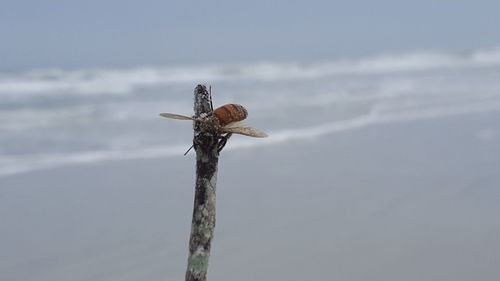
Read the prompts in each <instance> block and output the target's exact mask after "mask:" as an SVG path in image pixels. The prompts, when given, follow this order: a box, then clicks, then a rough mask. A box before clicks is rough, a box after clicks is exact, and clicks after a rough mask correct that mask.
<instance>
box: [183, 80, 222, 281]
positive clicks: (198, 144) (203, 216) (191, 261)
mask: <svg viewBox="0 0 500 281" xmlns="http://www.w3.org/2000/svg"><path fill="white" fill-rule="evenodd" d="M212 110H213V108H212V105H211V96H210V93H209V92H208V91H207V88H206V87H205V86H204V85H198V86H197V87H196V88H195V90H194V112H195V115H194V116H195V118H206V117H207V116H209V115H210V113H211V112H212ZM206 120H207V119H206ZM216 126H217V125H216V124H215V122H210V117H209V118H208V121H204V122H200V121H194V139H193V145H194V149H195V151H196V186H195V197H194V207H193V221H192V225H191V236H190V238H189V258H188V266H187V271H186V281H205V280H206V275H207V269H208V258H209V257H210V244H211V242H212V237H213V234H214V228H215V190H216V184H217V163H218V160H219V152H218V142H219V140H218V132H217V127H216Z"/></svg>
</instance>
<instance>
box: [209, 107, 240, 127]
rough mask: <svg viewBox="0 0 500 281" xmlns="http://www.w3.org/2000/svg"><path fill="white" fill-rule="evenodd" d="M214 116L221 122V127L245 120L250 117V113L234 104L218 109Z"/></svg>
mask: <svg viewBox="0 0 500 281" xmlns="http://www.w3.org/2000/svg"><path fill="white" fill-rule="evenodd" d="M213 114H214V116H215V117H216V118H217V120H219V125H220V126H226V125H227V124H229V123H232V122H238V121H241V120H244V119H245V118H247V116H248V112H247V110H246V109H245V108H244V107H243V106H241V105H239V104H232V103H231V104H226V105H223V106H221V107H219V108H217V109H216V110H214V113H213Z"/></svg>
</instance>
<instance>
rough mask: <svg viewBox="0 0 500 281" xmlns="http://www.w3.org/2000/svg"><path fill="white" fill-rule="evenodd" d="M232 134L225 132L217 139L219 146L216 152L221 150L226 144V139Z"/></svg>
mask: <svg viewBox="0 0 500 281" xmlns="http://www.w3.org/2000/svg"><path fill="white" fill-rule="evenodd" d="M232 135H233V133H227V134H226V135H224V136H223V137H221V139H220V141H219V145H218V146H219V148H218V150H217V151H218V152H221V151H222V149H223V148H224V146H225V145H226V143H227V140H228V139H229V138H230V137H231V136H232Z"/></svg>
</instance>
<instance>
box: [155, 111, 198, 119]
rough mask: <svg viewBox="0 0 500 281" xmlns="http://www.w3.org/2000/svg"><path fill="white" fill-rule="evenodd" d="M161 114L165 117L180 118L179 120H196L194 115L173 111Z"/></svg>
mask: <svg viewBox="0 0 500 281" xmlns="http://www.w3.org/2000/svg"><path fill="white" fill-rule="evenodd" d="M160 116H162V117H165V118H172V119H179V120H194V119H193V118H192V117H188V116H184V115H179V114H173V113H160Z"/></svg>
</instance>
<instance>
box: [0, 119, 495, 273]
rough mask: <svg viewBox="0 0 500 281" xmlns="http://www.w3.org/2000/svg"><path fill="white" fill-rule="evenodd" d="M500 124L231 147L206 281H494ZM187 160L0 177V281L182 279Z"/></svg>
mask: <svg viewBox="0 0 500 281" xmlns="http://www.w3.org/2000/svg"><path fill="white" fill-rule="evenodd" d="M499 124H500V113H499V112H498V111H491V112H487V113H474V114H464V115H457V116H448V117H440V118H434V119H426V120H417V121H404V122H395V123H386V124H376V125H373V126H368V127H363V128H359V129H354V130H348V131H342V132H338V133H332V134H328V135H324V136H321V137H318V138H316V139H309V140H297V141H291V142H286V143H279V144H276V145H268V146H258V147H250V148H242V149H238V150H231V149H230V148H231V143H229V144H228V150H227V151H223V153H222V155H221V158H220V166H219V178H218V186H217V188H218V191H217V192H218V197H217V200H218V201H217V207H218V210H217V211H218V213H217V226H216V233H215V239H214V243H213V246H212V256H211V260H210V266H209V279H211V280H235V279H238V280H240V281H245V280H248V281H250V280H297V281H298V280H318V279H327V280H381V281H382V280H384V281H387V280H407V281H408V280H409V281H412V280H415V281H417V280H441V281H445V280H449V281H461V280H463V281H469V280H483V281H489V280H491V281H494V280H496V278H497V277H498V267H497V265H496V263H497V261H498V260H500V242H499V240H498V235H499V234H500V220H498V214H499V213H500V207H499V206H500V191H499V190H500V189H499V187H498V183H499V182H500V173H498V171H500V157H498V156H499V155H500V145H499V144H500V126H499ZM238 138H240V137H238ZM241 138H242V137H241ZM271 138H272V136H271ZM183 152H184V151H179V156H178V157H169V158H164V159H149V160H128V161H105V162H100V163H93V164H88V165H86V164H82V165H69V166H66V167H60V168H54V169H47V170H39V171H32V172H28V173H20V174H16V175H11V176H4V177H2V178H0V186H1V188H0V221H1V222H2V223H1V224H0V233H2V235H1V241H0V272H1V275H2V278H1V279H2V280H10V281H18V280H19V281H26V280H37V281H45V280H46V281H49V280H50V281H54V280H81V281H84V280H89V281H90V280H108V281H115V280H120V281H125V280H182V278H183V275H184V271H185V266H186V258H187V240H188V236H189V230H190V229H189V227H190V222H191V212H192V200H193V186H194V184H193V183H194V154H190V155H188V156H186V157H183V156H182V153H183Z"/></svg>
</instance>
